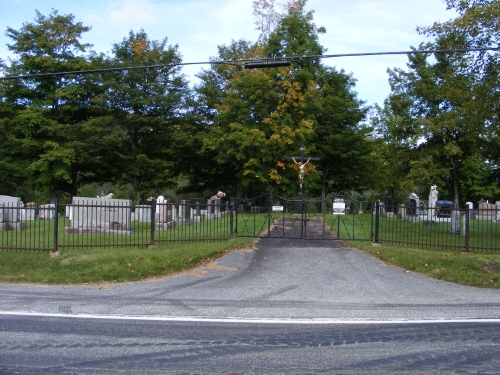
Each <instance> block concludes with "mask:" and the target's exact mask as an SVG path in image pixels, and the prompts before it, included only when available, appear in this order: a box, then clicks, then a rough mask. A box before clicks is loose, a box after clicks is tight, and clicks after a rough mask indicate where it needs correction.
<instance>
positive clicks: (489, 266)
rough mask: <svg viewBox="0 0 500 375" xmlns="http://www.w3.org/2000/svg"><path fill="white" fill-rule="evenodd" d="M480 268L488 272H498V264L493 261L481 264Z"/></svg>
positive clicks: (499, 266)
mask: <svg viewBox="0 0 500 375" xmlns="http://www.w3.org/2000/svg"><path fill="white" fill-rule="evenodd" d="M481 268H482V269H483V270H485V271H488V272H500V264H498V263H494V262H491V263H488V264H483V265H482V266H481Z"/></svg>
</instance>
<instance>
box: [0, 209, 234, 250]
mask: <svg viewBox="0 0 500 375" xmlns="http://www.w3.org/2000/svg"><path fill="white" fill-rule="evenodd" d="M0 212H1V213H0V249H2V250H35V251H57V250H62V249H65V248H88V247H127V246H134V247H140V246H153V245H154V244H155V243H158V242H175V241H222V240H227V239H229V238H230V237H231V234H232V224H233V223H232V213H233V209H232V205H231V204H229V203H227V202H225V203H222V202H212V203H207V204H192V203H191V202H190V201H182V202H181V203H177V204H174V203H171V202H167V201H165V202H161V203H156V202H155V201H152V202H149V203H148V204H145V205H138V206H132V205H130V204H123V203H117V202H111V201H110V202H109V203H106V204H96V203H95V202H93V201H92V200H89V201H88V202H87V201H83V202H82V201H81V202H79V204H50V205H38V206H36V207H19V206H14V205H11V206H9V205H4V207H1V208H0Z"/></svg>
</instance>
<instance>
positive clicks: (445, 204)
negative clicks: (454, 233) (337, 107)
mask: <svg viewBox="0 0 500 375" xmlns="http://www.w3.org/2000/svg"><path fill="white" fill-rule="evenodd" d="M452 209H453V201H436V210H437V211H436V216H437V217H451V210H452Z"/></svg>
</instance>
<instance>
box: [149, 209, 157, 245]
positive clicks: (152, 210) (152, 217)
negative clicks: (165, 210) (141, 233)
mask: <svg viewBox="0 0 500 375" xmlns="http://www.w3.org/2000/svg"><path fill="white" fill-rule="evenodd" d="M155 215H156V199H153V200H151V243H150V245H151V246H154V244H155Z"/></svg>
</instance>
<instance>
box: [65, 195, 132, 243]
mask: <svg viewBox="0 0 500 375" xmlns="http://www.w3.org/2000/svg"><path fill="white" fill-rule="evenodd" d="M131 204H132V202H131V201H130V200H127V199H109V198H87V197H73V200H72V204H71V205H72V206H73V215H72V218H71V226H69V227H66V228H64V231H65V232H66V233H113V234H130V233H132V229H131V227H130V223H131V211H132V210H131Z"/></svg>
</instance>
